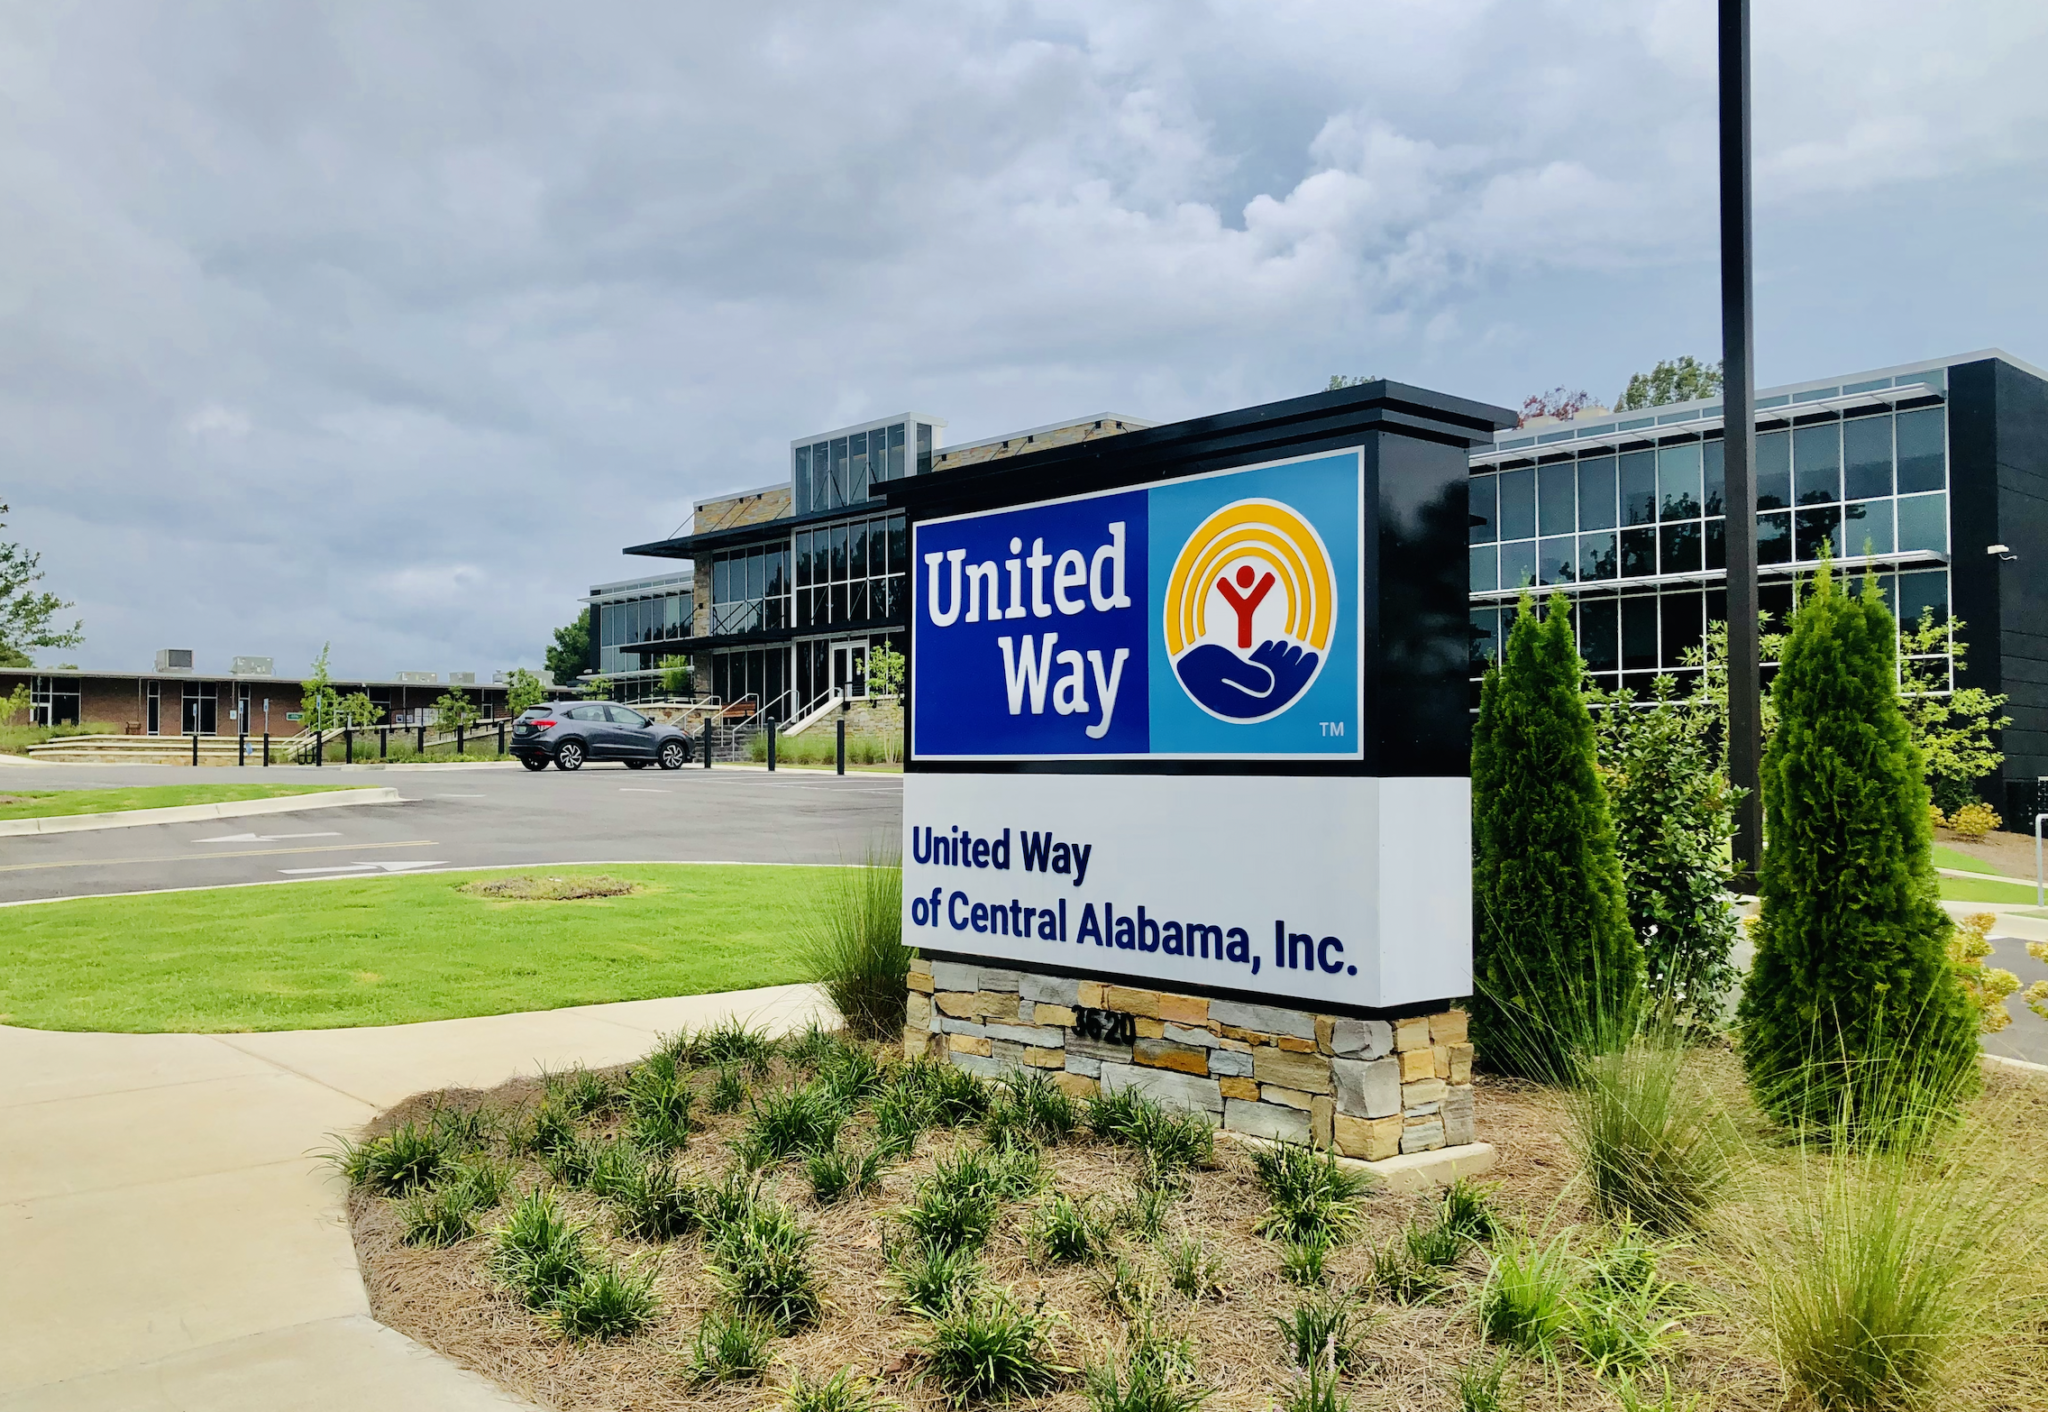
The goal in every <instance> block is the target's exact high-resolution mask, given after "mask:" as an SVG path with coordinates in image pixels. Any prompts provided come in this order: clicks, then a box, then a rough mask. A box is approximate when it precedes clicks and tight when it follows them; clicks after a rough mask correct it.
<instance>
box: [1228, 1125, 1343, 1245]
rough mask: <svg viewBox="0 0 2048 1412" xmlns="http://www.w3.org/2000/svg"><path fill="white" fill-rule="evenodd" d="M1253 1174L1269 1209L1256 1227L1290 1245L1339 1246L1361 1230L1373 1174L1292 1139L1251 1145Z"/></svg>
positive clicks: (1259, 1230) (1256, 1229)
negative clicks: (1263, 1191)
mask: <svg viewBox="0 0 2048 1412" xmlns="http://www.w3.org/2000/svg"><path fill="white" fill-rule="evenodd" d="M1252 1175H1253V1176H1254V1177H1255V1178H1257V1180H1258V1183H1259V1185H1260V1186H1261V1187H1263V1188H1265V1192H1266V1200H1267V1203H1268V1204H1267V1208H1266V1212H1265V1214H1264V1215H1262V1216H1260V1217H1259V1219H1258V1220H1257V1221H1256V1222H1255V1223H1254V1224H1253V1226H1252V1229H1253V1230H1255V1231H1257V1232H1258V1233H1259V1234H1260V1235H1264V1236H1271V1237H1273V1238H1275V1239H1277V1240H1281V1241H1285V1242H1288V1243H1291V1244H1297V1245H1298V1244H1303V1243H1307V1242H1313V1241H1318V1240H1320V1241H1322V1242H1325V1243H1327V1244H1331V1245H1335V1244H1341V1243H1342V1242H1344V1241H1346V1240H1349V1239H1350V1238H1351V1237H1352V1236H1354V1235H1356V1234H1357V1233H1358V1230H1359V1228H1360V1227H1361V1226H1362V1225H1363V1224H1364V1221H1365V1212H1364V1209H1363V1208H1364V1204H1365V1195H1366V1192H1367V1191H1369V1190H1370V1189H1371V1187H1372V1178H1371V1177H1369V1176H1367V1175H1365V1174H1364V1173H1363V1172H1358V1171H1354V1170H1353V1169H1351V1168H1349V1167H1341V1166H1339V1165H1338V1164H1337V1159H1336V1158H1335V1157H1334V1156H1333V1155H1331V1154H1329V1153H1322V1154H1317V1153H1314V1152H1311V1151H1310V1150H1309V1149H1308V1148H1306V1147H1302V1146H1299V1145H1298V1144H1295V1143H1291V1142H1274V1143H1265V1144H1262V1145H1260V1146H1259V1147H1256V1148H1254V1149H1253V1150H1252Z"/></svg>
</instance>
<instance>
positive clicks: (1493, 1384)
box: [1452, 1353, 1512, 1412]
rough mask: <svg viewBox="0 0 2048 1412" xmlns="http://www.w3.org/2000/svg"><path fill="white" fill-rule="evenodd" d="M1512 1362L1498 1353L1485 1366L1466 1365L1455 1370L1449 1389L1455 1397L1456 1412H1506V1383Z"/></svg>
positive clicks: (1478, 1364) (1507, 1356)
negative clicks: (1453, 1392)
mask: <svg viewBox="0 0 2048 1412" xmlns="http://www.w3.org/2000/svg"><path fill="white" fill-rule="evenodd" d="M1511 1362H1512V1359H1511V1358H1510V1356H1509V1355H1508V1354H1505V1353H1503V1354H1501V1355H1499V1356H1498V1357H1496V1358H1493V1359H1491V1360H1490V1361H1488V1362H1485V1363H1467V1364H1466V1365H1465V1366H1464V1367H1462V1368H1460V1369H1458V1373H1457V1378H1456V1381H1455V1382H1454V1383H1453V1384H1452V1390H1453V1391H1455V1392H1456V1393H1457V1395H1458V1412H1508V1401H1507V1395H1506V1394H1505V1393H1504V1392H1502V1391H1501V1388H1502V1386H1503V1385H1504V1384H1505V1383H1506V1382H1507V1376H1508V1368H1509V1366H1510V1364H1511Z"/></svg>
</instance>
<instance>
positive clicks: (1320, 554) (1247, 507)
mask: <svg viewBox="0 0 2048 1412" xmlns="http://www.w3.org/2000/svg"><path fill="white" fill-rule="evenodd" d="M1241 558H1252V559H1256V560H1258V561H1259V562H1261V563H1264V564H1266V565H1268V566H1270V567H1271V568H1272V570H1273V572H1274V573H1275V575H1276V576H1277V577H1278V578H1279V580H1280V582H1281V583H1282V584H1284V585H1285V587H1286V589H1287V635H1288V636H1289V637H1291V638H1293V639H1294V640H1295V641H1296V642H1298V643H1301V644H1302V645H1304V646H1306V647H1311V648H1313V649H1315V650H1316V651H1318V652H1323V651H1327V650H1328V648H1329V644H1330V631H1331V628H1332V626H1333V620H1334V617H1335V606H1336V594H1335V591H1334V584H1333V582H1332V573H1331V568H1330V555H1329V551H1328V550H1327V549H1325V548H1324V547H1323V542H1322V537H1321V536H1320V535H1318V534H1317V533H1316V532H1315V529H1314V527H1313V526H1311V525H1310V524H1309V523H1308V522H1307V521H1306V520H1304V519H1302V517H1301V516H1300V515H1298V514H1296V513H1295V512H1294V511H1293V510H1291V509H1289V508H1288V507H1287V506H1285V505H1282V504H1280V503H1279V502H1277V501H1273V500H1240V501H1237V502H1235V503H1234V504H1230V505H1226V506H1224V507H1223V508H1222V509H1220V510H1217V511H1216V512H1215V513H1214V514H1212V515H1210V516H1209V517H1208V518H1207V519H1206V520H1204V521H1202V523H1201V525H1200V526H1199V527H1198V528H1197V529H1196V530H1195V532H1194V533H1193V534H1192V535H1190V536H1189V537H1188V542H1187V543H1186V545H1184V546H1183V547H1182V549H1181V551H1180V555H1179V557H1178V558H1177V559H1175V561H1174V565H1173V573H1172V574H1171V575H1170V576H1169V577H1168V579H1167V584H1166V602H1165V604H1164V608H1165V619H1166V621H1165V628H1166V650H1167V653H1168V655H1169V656H1172V657H1178V656H1180V654H1181V653H1182V652H1184V651H1186V650H1187V648H1188V647H1189V646H1190V645H1191V644H1193V643H1195V642H1199V641H1201V640H1202V638H1203V637H1204V636H1206V635H1207V630H1208V622H1207V618H1208V606H1207V605H1208V599H1209V594H1208V584H1209V577H1210V575H1211V574H1212V573H1214V572H1215V570H1216V567H1217V566H1218V565H1219V564H1222V563H1225V562H1228V561H1229V560H1231V559H1241Z"/></svg>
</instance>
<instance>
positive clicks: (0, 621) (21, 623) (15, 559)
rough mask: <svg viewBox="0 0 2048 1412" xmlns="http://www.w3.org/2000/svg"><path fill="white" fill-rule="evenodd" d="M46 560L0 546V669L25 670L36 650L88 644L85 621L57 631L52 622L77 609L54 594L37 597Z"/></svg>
mask: <svg viewBox="0 0 2048 1412" xmlns="http://www.w3.org/2000/svg"><path fill="white" fill-rule="evenodd" d="M6 515H7V506H6V504H5V503H0V529H4V528H5V527H6V525H7V520H6ZM42 564H43V556H42V555H40V554H32V553H30V552H29V551H28V550H26V549H23V548H22V547H21V546H20V545H19V544H0V667H26V666H29V665H30V664H31V658H30V657H29V653H30V651H31V650H32V649H34V648H37V647H76V646H78V644H79V643H81V642H83V641H85V634H84V633H83V632H81V631H80V629H81V628H83V627H84V626H85V624H84V623H83V622H82V621H73V623H72V624H71V626H70V627H68V628H63V627H55V626H52V624H51V619H53V618H55V617H56V616H57V615H58V614H59V613H61V612H63V611H64V610H66V609H67V608H70V607H72V606H74V605H72V604H70V603H66V602H65V601H64V600H63V599H61V598H59V597H58V596H57V595H56V594H54V593H34V592H31V591H30V586H31V585H33V584H36V583H40V582H41V581H42V578H43V569H42Z"/></svg>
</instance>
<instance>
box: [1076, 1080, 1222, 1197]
mask: <svg viewBox="0 0 2048 1412" xmlns="http://www.w3.org/2000/svg"><path fill="white" fill-rule="evenodd" d="M1081 1117H1082V1120H1083V1121H1084V1122H1086V1124H1087V1125H1088V1129H1089V1131H1090V1132H1092V1133H1094V1134H1095V1136H1097V1137H1099V1138H1102V1139H1104V1140H1106V1141H1109V1142H1115V1143H1120V1144H1122V1145H1124V1146H1126V1147H1131V1148H1135V1149H1136V1150H1137V1153H1138V1155H1139V1157H1140V1158H1141V1159H1142V1161H1143V1163H1144V1179H1145V1181H1146V1183H1147V1184H1148V1185H1155V1186H1156V1185H1174V1184H1176V1183H1178V1182H1179V1181H1180V1180H1181V1179H1182V1178H1183V1177H1184V1176H1185V1174H1186V1173H1187V1172H1189V1171H1191V1170H1192V1169H1194V1168H1197V1167H1209V1166H1213V1165H1215V1161H1216V1130H1215V1129H1214V1128H1213V1127H1211V1126H1210V1124H1209V1120H1208V1118H1206V1117H1205V1116H1203V1115H1202V1114H1200V1113H1197V1112H1194V1111H1192V1110H1190V1109H1184V1108H1169V1107H1167V1106H1166V1105H1165V1104H1163V1103H1160V1102H1158V1101H1157V1100H1155V1099H1152V1098H1148V1097H1146V1096H1145V1095H1144V1094H1142V1093H1140V1092H1138V1091H1137V1090H1136V1089H1131V1088H1126V1089H1119V1090H1117V1091H1116V1092H1114V1093H1103V1094H1098V1095H1096V1096H1095V1097H1093V1098H1091V1099H1089V1100H1088V1102H1087V1105H1086V1107H1085V1109H1084V1110H1083V1112H1082V1114H1081Z"/></svg>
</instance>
